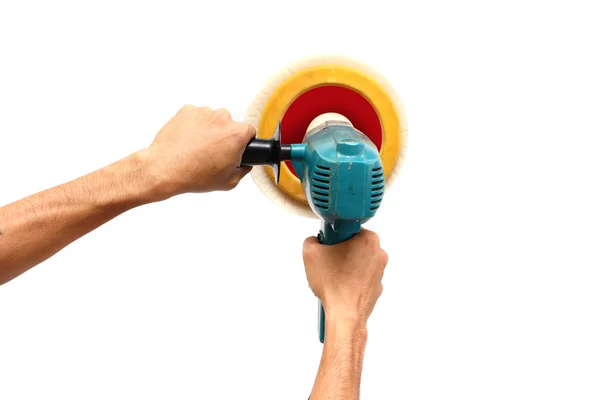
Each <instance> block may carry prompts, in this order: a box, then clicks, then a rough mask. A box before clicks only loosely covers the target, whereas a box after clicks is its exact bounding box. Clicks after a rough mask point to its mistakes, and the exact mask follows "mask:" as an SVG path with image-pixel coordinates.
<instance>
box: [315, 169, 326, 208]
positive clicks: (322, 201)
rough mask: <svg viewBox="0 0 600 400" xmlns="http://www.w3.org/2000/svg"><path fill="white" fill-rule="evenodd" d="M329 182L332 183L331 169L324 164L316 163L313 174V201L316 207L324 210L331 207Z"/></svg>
mask: <svg viewBox="0 0 600 400" xmlns="http://www.w3.org/2000/svg"><path fill="white" fill-rule="evenodd" d="M329 183H330V169H329V167H325V166H323V165H316V167H315V172H314V174H313V185H312V186H313V191H312V196H313V198H312V199H313V202H314V204H315V206H316V207H319V208H321V209H323V210H327V209H328V208H329Z"/></svg>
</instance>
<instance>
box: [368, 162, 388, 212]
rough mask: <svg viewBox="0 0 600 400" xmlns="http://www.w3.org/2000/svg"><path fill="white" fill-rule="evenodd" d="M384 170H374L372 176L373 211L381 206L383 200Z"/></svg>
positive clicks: (379, 168) (378, 168) (377, 168)
mask: <svg viewBox="0 0 600 400" xmlns="http://www.w3.org/2000/svg"><path fill="white" fill-rule="evenodd" d="M384 185H385V183H384V182H383V168H382V167H376V168H373V171H372V175H371V211H375V210H377V209H378V208H379V206H380V205H381V200H382V199H383V188H384Z"/></svg>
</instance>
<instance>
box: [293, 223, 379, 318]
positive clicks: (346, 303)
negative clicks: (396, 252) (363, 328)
mask: <svg viewBox="0 0 600 400" xmlns="http://www.w3.org/2000/svg"><path fill="white" fill-rule="evenodd" d="M303 259H304V266H305V269H306V276H307V278H308V284H309V286H310V288H311V289H312V291H313V293H314V294H315V296H317V297H318V298H319V300H321V303H322V304H323V308H324V310H325V315H326V318H328V319H330V318H340V319H348V318H349V319H351V320H352V321H354V322H358V323H359V324H361V325H363V324H364V325H366V322H367V319H368V318H369V316H370V315H371V313H372V312H373V308H374V307H375V303H376V302H377V300H378V299H379V297H380V296H381V293H382V291H383V285H382V283H381V280H382V278H383V272H384V269H385V267H386V265H387V262H388V255H387V253H386V252H385V251H384V250H382V249H381V247H380V246H379V237H378V236H377V234H376V233H374V232H372V231H369V230H367V229H362V230H361V231H360V232H359V233H357V234H356V235H355V236H354V237H353V238H351V239H349V240H347V241H345V242H342V243H339V244H335V245H323V244H321V243H320V242H319V241H318V239H317V238H316V237H309V238H308V239H306V240H305V242H304V249H303Z"/></svg>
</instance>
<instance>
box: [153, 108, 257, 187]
mask: <svg viewBox="0 0 600 400" xmlns="http://www.w3.org/2000/svg"><path fill="white" fill-rule="evenodd" d="M255 135H256V131H255V129H254V127H253V126H252V125H249V124H246V123H242V122H236V121H233V120H232V119H231V116H230V114H229V112H228V111H227V110H224V109H218V110H216V111H213V110H212V109H210V108H208V107H194V106H191V105H186V106H184V107H182V108H181V109H180V110H179V112H178V113H177V114H176V115H175V116H174V117H173V118H172V119H171V120H170V121H169V122H167V124H166V125H165V126H163V128H162V129H161V130H160V131H159V132H158V134H157V135H156V138H155V139H154V141H153V142H152V144H151V145H150V147H148V148H147V149H146V150H145V152H146V155H147V158H148V159H149V161H150V162H149V164H150V165H151V168H152V171H153V175H154V176H155V177H156V178H157V179H158V182H159V184H158V185H157V186H158V187H160V188H161V189H160V190H161V192H162V193H161V194H162V195H163V196H164V197H171V196H175V195H178V194H182V193H190V192H194V193H200V192H210V191H215V190H231V189H233V188H235V187H236V186H237V184H238V183H239V182H240V180H241V179H242V178H243V177H244V176H245V175H246V174H247V173H248V172H250V170H251V167H241V168H240V167H239V165H240V161H241V158H242V154H243V152H244V150H245V148H246V145H247V144H248V142H249V141H250V139H252V138H253V137H255Z"/></svg>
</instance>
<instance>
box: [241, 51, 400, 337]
mask: <svg viewBox="0 0 600 400" xmlns="http://www.w3.org/2000/svg"><path fill="white" fill-rule="evenodd" d="M246 120H247V122H250V123H252V124H253V125H254V126H255V127H257V137H256V138H254V139H252V140H251V141H250V142H249V143H248V144H247V146H246V149H245V152H244V154H243V156H242V160H241V165H244V166H253V167H256V168H253V171H252V176H253V177H254V180H255V182H256V183H257V185H258V186H259V188H261V190H262V191H263V192H264V193H265V194H266V195H267V196H268V197H270V198H271V199H272V200H273V201H274V202H275V203H277V204H279V205H280V206H282V207H284V208H286V209H287V210H289V211H291V212H292V213H295V214H299V215H303V216H305V217H311V218H318V219H321V229H320V231H319V234H318V238H319V240H320V242H321V243H323V244H326V245H334V244H337V243H341V242H343V241H345V240H348V239H350V238H352V236H354V235H355V234H356V233H357V232H359V231H360V229H361V225H362V224H364V223H365V222H367V221H369V220H370V219H371V218H373V217H374V216H375V214H376V213H377V211H378V210H379V208H380V206H381V204H382V202H383V197H384V193H385V191H386V190H387V188H389V186H390V185H391V181H392V180H393V179H394V178H395V176H396V175H397V174H398V171H399V168H400V166H401V164H402V161H403V159H404V153H405V150H406V137H407V127H406V120H405V114H404V109H403V106H402V103H401V102H400V101H399V98H398V96H397V94H396V93H395V91H394V90H393V89H392V88H391V85H390V84H389V83H388V82H387V81H386V80H385V79H383V77H381V76H380V75H379V74H378V73H377V72H375V70H374V69H372V67H368V66H366V65H365V64H363V63H360V62H358V61H356V60H354V59H351V58H348V57H343V56H316V57H308V58H305V59H301V60H297V61H295V62H293V63H290V64H288V65H287V66H286V67H285V68H284V69H283V72H282V73H280V74H278V75H275V76H274V77H272V78H271V79H270V81H269V82H268V84H267V86H266V88H265V89H263V90H262V91H261V92H260V94H259V95H258V96H257V97H256V98H255V101H254V103H253V104H252V106H251V107H250V108H249V111H248V116H247V119H246ZM266 167H268V168H266ZM318 326H319V340H320V342H321V343H324V341H325V312H324V309H323V306H322V304H321V303H320V302H319V323H318Z"/></svg>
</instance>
